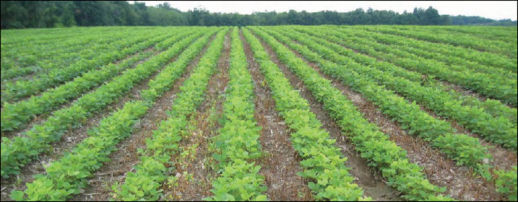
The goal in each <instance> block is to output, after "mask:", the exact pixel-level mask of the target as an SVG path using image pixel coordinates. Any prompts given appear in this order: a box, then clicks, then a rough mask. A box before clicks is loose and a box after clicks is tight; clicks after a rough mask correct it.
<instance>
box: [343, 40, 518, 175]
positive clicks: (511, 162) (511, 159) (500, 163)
mask: <svg viewBox="0 0 518 202" xmlns="http://www.w3.org/2000/svg"><path fill="white" fill-rule="evenodd" d="M339 45H341V46H342V47H344V48H346V49H349V50H354V49H351V48H348V47H347V46H344V45H343V44H339ZM359 54H362V55H366V56H369V57H373V58H376V59H377V60H378V61H383V60H382V59H380V58H377V57H374V56H370V55H367V54H363V53H359ZM439 82H441V83H442V84H444V85H445V86H447V87H448V88H449V89H453V90H455V91H457V92H459V93H462V94H463V95H465V96H472V97H475V98H477V99H479V100H480V101H485V100H487V98H486V97H484V96H483V95H480V94H479V93H476V92H473V91H470V90H466V89H464V88H463V87H461V86H459V85H456V84H452V83H449V82H446V81H439ZM507 106H508V105H507ZM508 107H509V106H508ZM420 108H421V110H423V111H425V112H427V113H428V114H430V115H431V116H433V117H435V118H436V119H440V120H445V121H448V122H450V123H451V126H452V127H453V128H455V129H456V130H457V131H458V132H460V133H464V134H468V135H470V136H472V137H476V138H478V139H479V140H480V142H481V144H482V145H484V146H486V147H488V148H489V153H490V154H491V155H492V156H493V158H494V159H493V161H492V162H491V164H492V165H493V166H495V167H496V168H498V169H510V168H511V167H512V166H515V165H516V163H517V155H516V153H515V152H513V151H510V150H508V149H505V148H503V147H502V146H500V145H496V144H493V143H490V142H487V141H486V140H484V139H482V138H481V137H480V135H478V134H474V133H471V132H470V131H469V130H467V129H465V128H464V127H463V126H461V125H459V124H458V123H457V122H456V121H455V120H447V119H443V118H441V117H439V116H437V115H436V114H435V113H434V112H432V111H431V110H428V109H426V108H425V107H422V106H420Z"/></svg>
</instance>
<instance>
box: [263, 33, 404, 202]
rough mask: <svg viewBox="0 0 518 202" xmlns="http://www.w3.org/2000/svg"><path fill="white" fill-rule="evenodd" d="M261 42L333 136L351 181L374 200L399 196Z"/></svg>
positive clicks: (397, 197)
mask: <svg viewBox="0 0 518 202" xmlns="http://www.w3.org/2000/svg"><path fill="white" fill-rule="evenodd" d="M260 40H261V39H260ZM261 43H262V45H263V47H265V50H266V51H267V52H268V54H269V55H270V58H271V59H272V61H274V62H275V63H276V64H277V66H279V68H280V69H281V71H282V72H283V73H284V75H285V76H286V78H288V79H289V80H290V83H291V85H292V86H294V87H295V89H297V90H299V92H300V95H301V96H302V97H303V98H304V99H306V100H308V103H309V104H310V107H311V111H312V112H313V113H315V114H316V115H317V118H318V119H319V120H320V122H321V123H322V125H323V128H325V129H326V130H327V131H328V132H329V134H330V135H331V138H333V139H335V140H336V143H335V144H336V146H337V147H339V148H340V150H341V151H342V154H343V155H344V156H345V157H346V158H347V161H346V162H345V164H346V166H347V167H349V168H351V169H350V171H349V172H350V173H351V175H352V176H353V177H354V178H355V183H357V184H358V185H359V186H360V187H361V188H362V189H363V190H364V195H365V196H370V197H372V198H373V199H374V200H383V201H388V200H391V201H392V200H395V201H399V200H401V198H400V197H399V195H400V193H399V192H398V191H397V190H394V189H393V188H391V187H389V186H388V185H386V184H385V183H384V182H383V178H382V177H381V173H380V172H378V171H376V170H374V169H372V168H370V167H369V166H368V165H367V161H366V160H365V159H362V158H361V157H360V154H359V153H357V152H356V151H355V150H354V145H353V144H352V142H350V140H349V139H348V138H347V137H346V136H345V135H342V134H341V130H340V128H339V127H338V125H336V122H335V121H334V120H333V119H332V118H331V117H330V116H329V115H328V114H327V112H326V111H325V109H324V107H323V105H322V104H321V103H319V102H318V101H317V100H316V99H315V97H313V95H312V94H311V91H309V90H308V89H307V88H306V87H305V86H304V83H303V82H302V80H300V79H299V78H298V77H297V76H296V75H295V74H293V73H292V72H291V71H290V70H289V69H288V68H287V67H286V66H285V65H284V64H282V62H281V61H280V60H279V59H278V58H277V54H276V53H275V52H274V51H273V50H272V48H271V47H270V46H269V45H268V44H266V43H265V42H264V41H262V40H261Z"/></svg>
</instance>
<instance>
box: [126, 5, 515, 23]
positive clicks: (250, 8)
mask: <svg viewBox="0 0 518 202" xmlns="http://www.w3.org/2000/svg"><path fill="white" fill-rule="evenodd" d="M139 2H140V1H139ZM163 2H166V1H144V3H145V4H146V5H147V6H156V5H158V4H161V3H163ZM167 2H169V4H170V5H171V7H173V8H176V9H178V10H180V11H188V10H192V9H194V8H205V9H206V10H208V11H210V12H219V13H240V14H251V13H253V12H263V11H276V12H284V11H289V10H290V9H293V10H296V11H302V10H305V11H308V12H317V11H322V10H331V11H338V12H347V11H352V10H355V9H357V8H363V9H364V10H367V9H368V8H372V9H374V10H392V11H395V12H398V13H402V12H403V11H405V10H406V11H408V12H412V11H413V9H414V8H415V7H421V8H425V9H426V8H428V7H429V6H432V7H433V8H435V9H437V10H438V11H439V14H441V15H465V16H481V17H486V18H491V19H495V20H501V19H511V20H516V7H517V3H516V1H356V2H355V1H167ZM130 3H133V1H130Z"/></svg>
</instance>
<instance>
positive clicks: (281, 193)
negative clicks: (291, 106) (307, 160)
mask: <svg viewBox="0 0 518 202" xmlns="http://www.w3.org/2000/svg"><path fill="white" fill-rule="evenodd" d="M240 38H241V40H242V42H243V47H244V50H245V54H246V57H247V61H248V66H249V70H250V73H251V75H252V78H253V83H254V93H255V114H254V117H255V119H256V120H257V122H258V125H259V126H260V127H261V136H260V138H259V140H260V142H261V146H262V150H263V151H264V152H265V153H266V156H265V157H264V158H262V159H260V160H259V162H258V164H260V165H261V170H260V171H259V173H260V174H261V175H262V176H265V182H266V185H267V187H268V189H267V192H266V194H267V196H268V199H269V200H272V201H295V200H297V201H310V200H313V197H312V196H311V190H310V189H309V188H308V186H307V181H306V180H305V179H304V178H302V177H301V176H299V175H297V172H302V171H303V170H302V168H301V167H300V165H299V161H301V157H300V156H299V155H298V153H297V152H296V151H295V150H294V149H293V147H292V146H291V142H290V135H289V134H290V130H289V128H288V127H287V126H286V124H285V123H284V121H283V119H282V118H281V117H280V116H279V114H278V113H277V111H276V110H275V101H274V100H273V98H272V97H271V91H270V89H269V88H268V87H267V86H265V85H264V84H265V81H264V76H263V75H262V74H261V72H260V70H259V64H258V63H257V62H255V60H254V57H253V52H252V50H251V49H250V45H249V44H248V43H247V42H246V40H245V38H244V37H243V36H242V33H241V37H240Z"/></svg>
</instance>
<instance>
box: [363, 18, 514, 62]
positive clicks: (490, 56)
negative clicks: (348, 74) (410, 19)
mask: <svg viewBox="0 0 518 202" xmlns="http://www.w3.org/2000/svg"><path fill="white" fill-rule="evenodd" d="M366 29H367V30H372V31H376V32H380V33H384V34H391V35H399V36H405V37H409V38H414V39H418V40H422V41H427V42H429V43H427V45H431V46H440V47H445V48H446V49H443V50H444V51H445V52H444V53H445V54H450V55H455V56H459V57H463V58H466V59H467V60H473V61H477V62H480V63H482V64H487V65H490V66H497V67H502V68H505V69H511V70H512V69H516V60H510V59H509V58H507V57H505V56H502V55H499V54H494V53H488V52H478V51H473V50H470V49H469V48H464V47H459V46H454V45H450V44H442V43H433V41H432V42H430V41H429V40H426V38H420V37H417V36H413V35H412V34H411V33H410V32H401V31H397V30H392V29H383V28H379V27H378V28H374V27H366Z"/></svg>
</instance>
